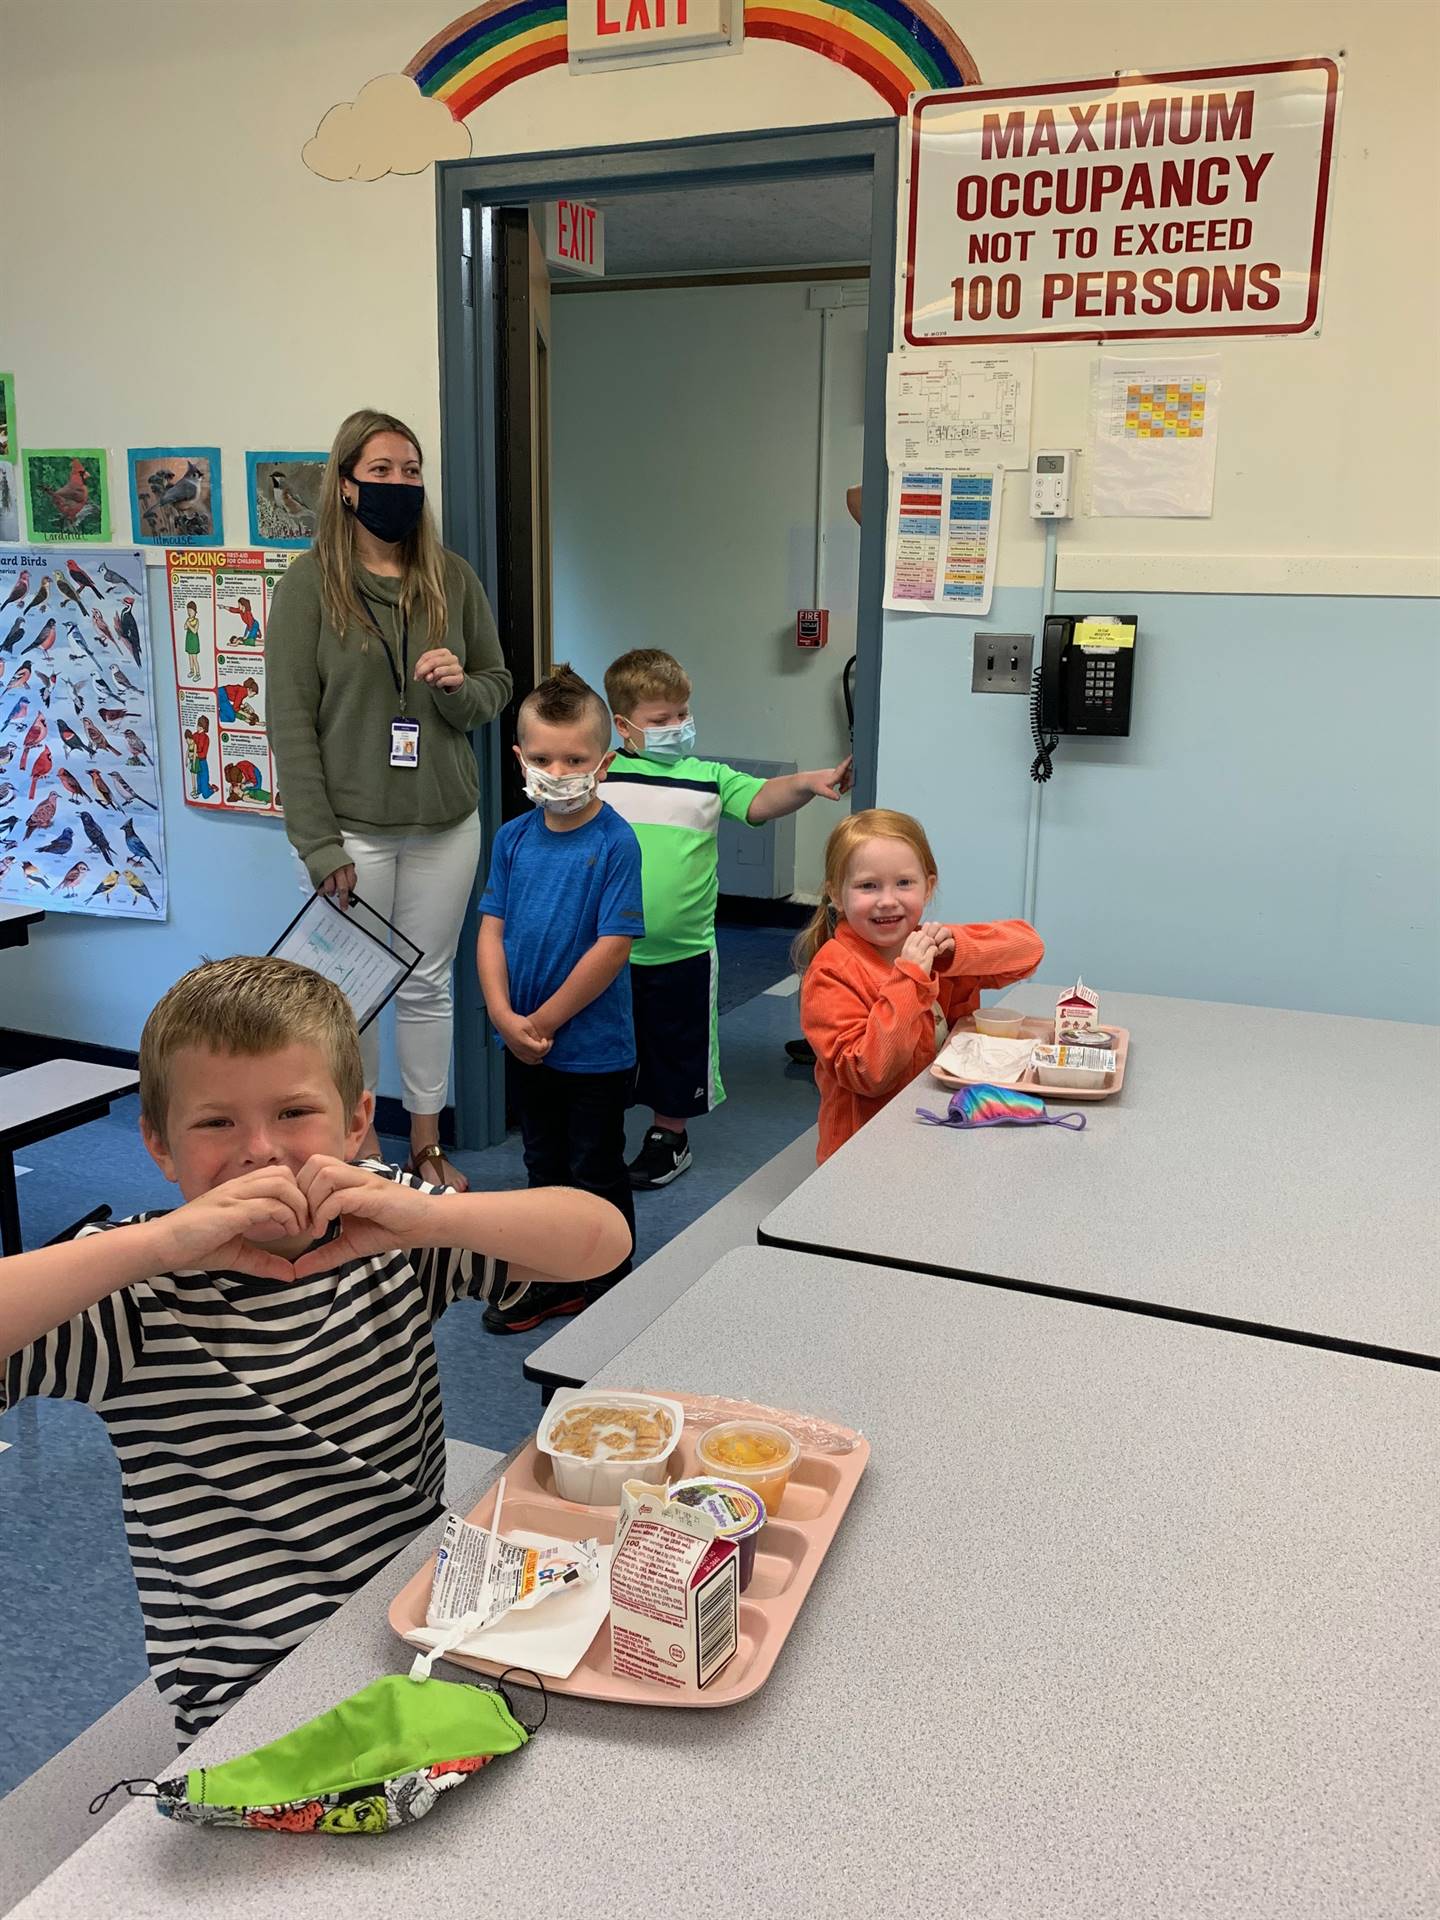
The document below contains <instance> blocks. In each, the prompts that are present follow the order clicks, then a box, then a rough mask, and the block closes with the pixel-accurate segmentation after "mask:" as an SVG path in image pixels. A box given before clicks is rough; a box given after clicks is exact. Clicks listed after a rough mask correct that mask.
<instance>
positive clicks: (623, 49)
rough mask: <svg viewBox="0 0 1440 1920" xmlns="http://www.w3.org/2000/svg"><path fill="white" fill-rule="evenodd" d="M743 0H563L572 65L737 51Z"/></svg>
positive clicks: (575, 68)
mask: <svg viewBox="0 0 1440 1920" xmlns="http://www.w3.org/2000/svg"><path fill="white" fill-rule="evenodd" d="M743 20H744V6H743V0H567V6H566V31H567V36H568V39H569V46H570V69H571V71H572V72H584V71H586V70H587V69H591V70H593V69H594V68H595V67H601V66H603V67H639V66H648V65H651V64H653V63H656V62H659V61H662V60H694V59H698V58H701V57H703V56H704V55H706V54H711V53H731V52H736V53H738V52H739V50H740V38H741V35H742V33H743Z"/></svg>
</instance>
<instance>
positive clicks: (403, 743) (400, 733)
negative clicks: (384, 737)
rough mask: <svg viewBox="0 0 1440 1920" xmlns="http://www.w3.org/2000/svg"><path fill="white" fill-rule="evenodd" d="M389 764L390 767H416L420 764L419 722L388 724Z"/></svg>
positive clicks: (402, 721) (393, 722) (397, 721)
mask: <svg viewBox="0 0 1440 1920" xmlns="http://www.w3.org/2000/svg"><path fill="white" fill-rule="evenodd" d="M390 764H391V766H392V767H418V766H419V764H420V722H419V721H418V720H392V721H391V722H390Z"/></svg>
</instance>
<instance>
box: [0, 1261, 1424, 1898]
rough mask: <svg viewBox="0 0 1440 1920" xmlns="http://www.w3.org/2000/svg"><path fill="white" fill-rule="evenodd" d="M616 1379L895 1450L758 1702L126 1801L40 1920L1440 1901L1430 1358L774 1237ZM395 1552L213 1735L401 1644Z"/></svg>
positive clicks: (664, 1328)
mask: <svg viewBox="0 0 1440 1920" xmlns="http://www.w3.org/2000/svg"><path fill="white" fill-rule="evenodd" d="M604 1377H606V1378H608V1379H610V1380H612V1381H613V1382H615V1383H617V1384H619V1383H627V1384H640V1383H649V1384H668V1385H672V1386H674V1387H677V1388H680V1389H692V1390H704V1389H712V1390H722V1391H725V1390H728V1391H732V1392H736V1393H743V1394H746V1395H751V1396H754V1397H755V1398H757V1399H759V1400H761V1401H763V1402H767V1403H771V1404H775V1405H790V1406H795V1407H800V1408H804V1409H807V1410H811V1411H815V1412H827V1413H831V1414H833V1415H835V1416H837V1417H838V1418H840V1419H842V1420H844V1421H846V1422H847V1423H850V1424H853V1425H856V1426H858V1427H860V1428H861V1429H862V1430H863V1431H864V1432H865V1433H866V1434H867V1435H868V1437H869V1439H870V1441H871V1444H872V1446H873V1449H874V1452H873V1457H872V1459H871V1462H870V1466H869V1469H868V1471H867V1474H866V1476H865V1479H864V1480H863V1481H862V1482H861V1484H860V1487H859V1489H858V1491H857V1494H856V1497H855V1501H854V1503H853V1505H852V1507H851V1509H850V1512H849V1514H848V1515H847V1517H846V1520H845V1522H844V1524H843V1526H842V1527H841V1530H840V1533H839V1535H838V1536H837V1539H836V1541H835V1544H834V1546H833V1547H832V1549H831V1552H830V1554H829V1556H828V1558H827V1562H826V1565H825V1566H824V1567H823V1568H822V1569H821V1571H820V1574H819V1577H818V1579H817V1581H816V1583H815V1586H814V1587H813V1589H812V1590H811V1593H810V1596H809V1599H808V1601H807V1603H806V1606H805V1609H804V1611H803V1612H802V1614H801V1616H800V1618H799V1620H798V1621H797V1623H796V1625H795V1628H794V1630H793V1631H792V1633H791V1635H790V1638H789V1641H788V1643H787V1644H786V1646H785V1648H784V1649H783V1651H782V1652H781V1655H780V1658H779V1660H778V1662H777V1665H776V1667H775V1671H774V1672H773V1674H772V1675H771V1677H770V1680H769V1682H768V1683H767V1685H766V1686H765V1687H764V1688H763V1689H762V1691H761V1692H760V1693H759V1694H757V1695H756V1696H755V1698H754V1699H752V1700H750V1701H748V1702H747V1703H745V1704H744V1705H741V1706H738V1707H734V1708H726V1709H720V1710H715V1711H710V1712H698V1711H697V1712H686V1711H684V1710H675V1709H671V1710H658V1709H657V1710H655V1711H653V1712H645V1711H642V1710H638V1709H634V1708H630V1709H626V1708H621V1707H617V1706H606V1705H602V1704H599V1703H594V1702H586V1701H577V1700H567V1699H560V1700H557V1701H555V1702H554V1703H553V1705H552V1709H551V1721H550V1724H549V1726H548V1727H547V1728H546V1729H545V1730H544V1732H543V1733H542V1734H541V1735H540V1736H539V1738H537V1739H536V1740H535V1742H534V1743H533V1744H532V1745H531V1746H530V1747H529V1748H528V1749H527V1750H526V1751H525V1752H524V1753H522V1754H520V1755H517V1756H515V1757H514V1758H513V1759H510V1760H506V1761H503V1762H501V1763H500V1764H498V1765H496V1766H495V1767H493V1768H490V1769H489V1770H488V1771H487V1772H486V1774H485V1775H484V1776H483V1777H482V1778H480V1779H479V1780H477V1781H474V1782H472V1783H471V1785H469V1786H467V1787H466V1788H465V1789H464V1790H463V1791H462V1792H460V1793H457V1794H455V1795H453V1796H451V1799H450V1800H449V1801H448V1802H446V1803H445V1804H443V1805H442V1806H441V1807H440V1808H439V1809H438V1810H437V1812H436V1813H435V1814H434V1815H433V1816H432V1818H431V1819H430V1820H429V1821H427V1822H424V1823H422V1825H420V1826H418V1827H416V1828H414V1829H412V1830H408V1831H405V1832H402V1833H399V1834H395V1835H392V1836H388V1837H386V1838H384V1839H381V1840H376V1841H374V1842H373V1843H368V1844H367V1843H361V1842H358V1841H357V1842H356V1843H354V1844H353V1845H352V1844H347V1843H345V1842H343V1841H336V1842H333V1843H328V1844H327V1843H326V1842H323V1841H311V1840H299V1839H291V1838H287V1837H274V1836H269V1835H256V1834H248V1833H234V1832H213V1833H205V1832H198V1831H195V1830H193V1829H187V1828H183V1827H173V1826H170V1825H169V1824H168V1823H166V1822H164V1821H162V1820H160V1819H157V1818H156V1816H155V1815H154V1814H153V1812H151V1811H149V1810H148V1809H145V1808H142V1807H140V1806H138V1805H137V1806H134V1807H131V1808H127V1809H126V1811H125V1812H124V1813H122V1814H121V1815H120V1816H119V1817H118V1818H117V1819H115V1820H114V1821H112V1822H111V1824H110V1825H109V1826H108V1827H107V1828H106V1829H105V1830H104V1831H103V1832H102V1833H101V1834H100V1835H99V1836H98V1837H97V1839H96V1840H94V1841H92V1842H91V1843H90V1844H89V1845H88V1846H86V1847H85V1848H84V1849H82V1851H81V1852H80V1853H79V1854H77V1855H75V1856H74V1857H73V1858H72V1859H71V1860H70V1861H69V1862H68V1863H67V1864H66V1865H65V1866H64V1867H62V1868H61V1869H60V1870H59V1871H58V1872H56V1873H55V1874H53V1875H52V1876H51V1878H50V1879H49V1880H48V1881H46V1882H45V1884H44V1885H43V1886H42V1887H41V1888H39V1889H37V1891H36V1892H35V1893H34V1894H33V1895H31V1897H30V1899H29V1900H28V1901H27V1902H25V1903H24V1904H23V1905H22V1906H21V1907H20V1908H19V1909H17V1912H18V1913H19V1914H20V1915H21V1916H23V1920H73V1917H74V1915H75V1914H77V1913H83V1914H85V1915H86V1916H87V1920H91V1917H92V1916H93V1917H96V1920H104V1917H105V1916H110V1915H125V1916H127V1920H130V1917H132V1916H139V1917H140V1920H150V1916H155V1920H160V1917H161V1916H164V1920H170V1917H171V1916H174V1920H191V1916H193V1915H194V1914H195V1913H197V1912H203V1913H204V1914H206V1915H207V1916H209V1917H211V1920H262V1917H263V1920H270V1916H272V1915H274V1914H278V1913H301V1914H314V1913H323V1912H331V1911H334V1912H343V1913H344V1914H345V1915H346V1916H347V1920H367V1917H368V1916H372V1915H374V1916H383V1917H384V1920H393V1916H394V1915H395V1914H397V1913H401V1912H423V1911H443V1910H450V1909H455V1908H457V1903H458V1906H459V1907H461V1908H464V1909H465V1910H466V1911H469V1912H474V1913H495V1914H504V1915H506V1916H515V1917H516V1920H531V1917H532V1916H533V1917H534V1920H542V1916H543V1920H552V1917H553V1915H554V1914H555V1913H556V1912H557V1911H561V1912H566V1913H574V1914H581V1915H584V1916H586V1920H633V1917H634V1915H636V1914H637V1913H639V1914H645V1913H650V1914H655V1915H658V1916H663V1917H664V1920H669V1916H671V1915H675V1914H681V1913H684V1914H687V1915H694V1916H699V1917H700V1920H742V1917H743V1920H753V1916H755V1915H756V1914H766V1915H780V1916H790V1915H793V1916H796V1920H801V1917H802V1916H803V1920H810V1917H811V1916H814V1915H818V1914H823V1915H825V1916H827V1920H874V1916H876V1915H878V1914H881V1913H890V1912H896V1911H903V1912H905V1913H915V1914H919V1913H934V1914H943V1915H946V1916H949V1915H966V1916H972V1915H973V1916H981V1915H983V1916H985V1917H986V1920H994V1917H996V1916H1034V1917H1035V1920H1040V1916H1044V1917H1045V1920H1054V1916H1060V1915H1063V1916H1064V1917H1065V1920H1102V1917H1103V1920H1116V1916H1119V1915H1125V1916H1130V1915H1135V1916H1139V1915H1155V1916H1165V1920H1180V1917H1182V1916H1191V1915H1199V1914H1202V1913H1203V1914H1213V1915H1217V1916H1226V1917H1227V1920H1228V1917H1229V1916H1233V1915H1241V1914H1243V1915H1245V1916H1247V1920H1248V1917H1249V1916H1253V1915H1285V1916H1294V1920H1329V1916H1339V1915H1346V1916H1349V1915H1354V1916H1357V1917H1358V1916H1365V1917H1366V1920H1371V1917H1372V1916H1375V1915H1379V1914H1384V1915H1387V1916H1396V1915H1402V1914H1407V1915H1408V1914H1413V1915H1420V1914H1429V1913H1433V1912H1434V1911H1435V1910H1436V1907H1437V1903H1440V1854H1437V1851H1436V1849H1435V1847H1434V1844H1433V1828H1432V1826H1431V1819H1432V1816H1433V1805H1434V1786H1433V1756H1434V1752H1435V1750H1436V1746H1437V1743H1440V1683H1437V1679H1436V1674H1437V1671H1440V1659H1437V1655H1440V1645H1437V1628H1436V1624H1435V1623H1436V1620H1437V1617H1440V1609H1437V1605H1436V1601H1437V1597H1440V1596H1437V1591H1436V1586H1437V1580H1436V1561H1437V1555H1436V1548H1437V1537H1436V1534H1437V1529H1436V1519H1435V1510H1434V1499H1433V1489H1434V1485H1435V1482H1436V1477H1437V1474H1440V1423H1437V1421H1436V1419H1435V1417H1434V1416H1435V1395H1436V1383H1435V1381H1434V1379H1433V1377H1432V1376H1431V1375H1430V1374H1429V1373H1426V1372H1422V1371H1420V1370H1418V1369H1411V1368H1403V1367H1389V1366H1379V1365H1376V1364H1375V1363H1374V1362H1373V1361H1368V1360H1363V1359H1359V1358H1356V1357H1353V1356H1351V1355H1346V1354H1338V1353H1333V1352H1324V1351H1317V1350H1315V1349H1313V1348H1308V1347H1302V1346H1297V1345H1291V1344H1288V1343H1283V1342H1276V1341H1268V1340H1255V1339H1253V1338H1249V1337H1247V1336H1244V1335H1237V1334H1228V1333H1224V1332H1220V1331H1216V1330H1214V1329H1210V1328H1201V1327H1195V1326H1189V1325H1184V1324H1181V1323H1177V1322H1170V1321H1161V1320H1156V1319H1150V1318H1141V1317H1140V1316H1136V1315H1131V1314H1121V1313H1109V1312H1103V1311H1099V1310H1097V1309H1095V1308H1093V1307H1087V1306H1083V1305H1079V1304H1075V1303H1072V1302H1067V1301H1057V1300H1051V1299H1036V1298H1034V1297H1033V1296H1030V1295H1027V1294H1021V1293H1014V1292H1001V1291H997V1290H993V1289H986V1288H979V1287H957V1286H956V1285H955V1284H954V1283H953V1281H950V1280H946V1279H943V1278H937V1277H931V1276H925V1275H916V1276H913V1277H912V1278H909V1279H907V1280H906V1281H905V1282H904V1283H903V1286H902V1284H901V1282H900V1279H899V1276H897V1275H896V1274H895V1273H893V1272H890V1271H883V1270H879V1269H875V1268H869V1267H865V1266H862V1265H859V1264H856V1263H852V1262H847V1261H840V1260H834V1261H831V1260H821V1259H817V1258H815V1257H813V1256H807V1255H799V1254H790V1253H781V1252H776V1251H773V1250H770V1249H765V1248H753V1247H752V1248H747V1249H743V1250H737V1251H736V1252H733V1253H730V1254H728V1255H727V1256H726V1257H725V1258H724V1259H723V1260H722V1261H721V1262H720V1263H719V1264H718V1265H717V1266H716V1267H715V1268H714V1269H713V1270H712V1271H711V1272H710V1273H709V1274H707V1275H706V1276H705V1277H704V1278H702V1279H701V1280H700V1281H699V1282H697V1284H696V1285H695V1286H694V1287H692V1288H691V1289H690V1290H689V1291H688V1292H687V1293H686V1294H684V1295H683V1296H682V1297H681V1299H679V1300H678V1301H677V1302H676V1303H675V1304H674V1305H673V1306H672V1307H670V1308H669V1310H668V1311H667V1312H666V1313H665V1314H664V1315H663V1316H662V1317H661V1318H660V1319H659V1320H657V1321H656V1322H655V1323H654V1325H652V1326H651V1327H650V1328H649V1329H647V1331H646V1332H645V1333H644V1334H643V1335H642V1336H641V1338H640V1339H639V1340H637V1341H636V1342H635V1343H634V1344H633V1345H632V1346H630V1347H629V1348H628V1349H627V1350H626V1351H625V1352H624V1353H623V1354H621V1355H620V1356H619V1357H618V1358H617V1359H616V1360H615V1361H614V1362H613V1363H612V1364H611V1365H610V1366H609V1367H607V1368H606V1369H605V1375H604ZM406 1571H407V1567H406V1565H400V1566H397V1567H395V1568H393V1569H391V1570H389V1574H388V1577H387V1578H383V1579H381V1580H379V1581H376V1582H372V1583H371V1586H370V1587H369V1588H367V1589H366V1591H365V1593H364V1594H363V1595H361V1596H360V1597H359V1598H357V1599H356V1600H354V1601H352V1602H351V1604H350V1605H349V1606H348V1607H347V1608H346V1609H345V1610H344V1611H343V1612H342V1613H341V1614H340V1615H339V1616H337V1619H336V1621H334V1622H332V1623H331V1625H330V1626H329V1627H327V1628H325V1629H322V1630H321V1633H319V1634H317V1635H316V1637H315V1640H314V1641H312V1642H311V1643H310V1645H309V1646H307V1647H306V1648H304V1649H301V1650H300V1651H299V1652H297V1653H296V1654H295V1655H292V1656H291V1659H290V1660H288V1661H287V1662H286V1664H285V1666H284V1668H283V1669H282V1670H281V1674H280V1675H278V1676H277V1677H276V1680H275V1682H272V1683H271V1684H269V1685H267V1686H263V1687H261V1688H259V1689H257V1691H256V1692H255V1694H253V1695H252V1696H250V1698H249V1699H248V1700H246V1701H244V1702H242V1703H241V1704H240V1705H239V1706H237V1707H236V1708H235V1710H234V1712H233V1713H232V1714H231V1715H230V1716H229V1718H228V1719H227V1720H226V1721H225V1722H224V1723H222V1725H221V1727H219V1728H217V1729H215V1730H214V1731H213V1732H212V1733H210V1734H208V1735H206V1736H205V1738H204V1739H203V1740H202V1741H201V1742H199V1743H197V1745H196V1748H195V1750H194V1751H195V1757H196V1758H197V1759H199V1760H211V1761H215V1760H219V1759H221V1758H223V1757H226V1756H228V1755H229V1754H232V1753H234V1752H236V1751H238V1750H241V1749H243V1748H245V1747H247V1746H249V1745H250V1744H252V1743H253V1742H255V1741H258V1740H261V1739H265V1738H269V1737H273V1736H275V1735H277V1734H278V1733H280V1732H281V1731H282V1730H284V1729H285V1728H287V1727H289V1726H291V1725H293V1724H294V1723H295V1721H296V1720H298V1719H299V1718H300V1717H301V1716H302V1715H304V1714H306V1713H310V1712H313V1711H315V1710H316V1709H318V1708H320V1707H322V1706H325V1705H328V1704H330V1703H331V1702H332V1701H334V1700H336V1699H338V1698H340V1697H341V1696H342V1695H343V1694H344V1693H345V1692H346V1691H347V1690H348V1689H350V1688H352V1687H355V1686H357V1685H359V1684H360V1683H361V1682H362V1681H363V1680H365V1679H366V1678H368V1677H370V1676H371V1675H372V1674H373V1673H374V1672H376V1671H378V1670H382V1669H389V1670H400V1669H401V1668H402V1666H403V1663H404V1661H405V1660H406V1659H407V1658H408V1655H407V1654H406V1653H405V1652H404V1651H403V1650H402V1649H401V1648H400V1647H399V1645H398V1643H395V1642H393V1641H387V1639H386V1636H385V1629H384V1627H383V1625H382V1621H383V1610H384V1606H385V1604H386V1602H387V1601H388V1599H389V1597H390V1595H391V1594H392V1593H393V1592H394V1591H395V1590H396V1589H397V1588H398V1586H399V1584H400V1581H401V1579H402V1578H403V1576H404V1574H405V1572H406ZM307 1656H309V1657H308V1658H307ZM672 1816H673V1822H672ZM667 1822H671V1823H672V1824H673V1826H674V1828H675V1837H674V1839H673V1841H671V1842H669V1843H667ZM901 1889H903V1893H902V1892H900V1890H901Z"/></svg>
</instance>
